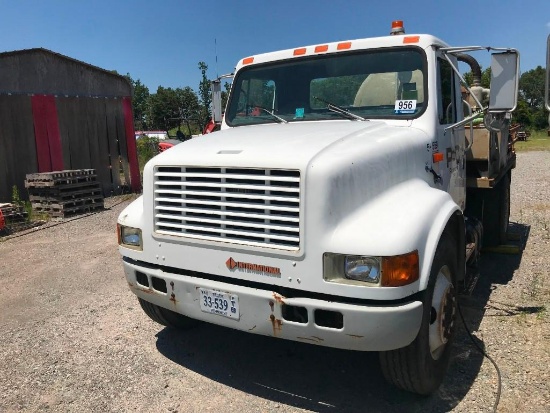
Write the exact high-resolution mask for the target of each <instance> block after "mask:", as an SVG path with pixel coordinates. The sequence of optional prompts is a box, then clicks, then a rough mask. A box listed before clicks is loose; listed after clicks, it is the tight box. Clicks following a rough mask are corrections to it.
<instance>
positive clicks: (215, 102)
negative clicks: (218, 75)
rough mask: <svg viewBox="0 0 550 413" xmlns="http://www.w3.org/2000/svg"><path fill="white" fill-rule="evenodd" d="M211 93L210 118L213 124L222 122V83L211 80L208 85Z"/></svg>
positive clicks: (217, 80)
mask: <svg viewBox="0 0 550 413" xmlns="http://www.w3.org/2000/svg"><path fill="white" fill-rule="evenodd" d="M210 91H211V92H212V118H213V119H214V122H215V123H220V122H221V121H222V82H221V80H219V79H216V80H213V81H212V83H211V84H210Z"/></svg>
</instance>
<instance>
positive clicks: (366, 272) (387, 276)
mask: <svg viewBox="0 0 550 413" xmlns="http://www.w3.org/2000/svg"><path fill="white" fill-rule="evenodd" d="M419 276H420V270H419V259H418V251H416V250H415V251H412V252H409V253H407V254H403V255H394V256H389V257H375V256H368V255H345V254H333V253H329V252H327V253H325V254H323V278H324V279H325V281H329V282H334V283H339V284H350V285H362V286H365V287H367V286H372V287H401V286H404V285H407V284H411V283H413V282H415V281H416V280H418V278H419Z"/></svg>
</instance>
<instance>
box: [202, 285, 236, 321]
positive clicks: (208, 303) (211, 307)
mask: <svg viewBox="0 0 550 413" xmlns="http://www.w3.org/2000/svg"><path fill="white" fill-rule="evenodd" d="M199 291H200V306H201V310H202V311H204V312H205V313H210V314H217V315H221V316H224V317H228V318H234V319H236V320H238V319H239V297H238V296H237V295H235V294H226V293H222V292H220V291H215V290H207V289H206V288H199Z"/></svg>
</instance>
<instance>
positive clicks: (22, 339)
mask: <svg viewBox="0 0 550 413" xmlns="http://www.w3.org/2000/svg"><path fill="white" fill-rule="evenodd" d="M128 202H129V201H127V200H125V199H124V198H120V197H119V198H111V199H108V200H107V202H106V206H107V207H109V205H112V208H110V209H107V210H105V211H103V212H101V213H98V214H93V215H90V216H85V217H82V218H80V219H76V220H71V221H70V222H63V223H62V224H61V225H56V224H53V226H52V224H50V226H48V227H43V229H41V230H39V231H35V232H32V233H31V234H28V235H24V236H19V237H15V238H11V239H7V240H6V239H4V240H3V241H0V282H1V283H2V288H1V289H0V321H1V323H0V360H1V364H0V388H1V389H2V391H1V392H0V411H1V412H12V411H27V412H43V411H47V410H49V411H56V412H57V411H59V412H83V411H94V412H95V411H146V412H163V411H164V412H176V411H178V412H207V411H216V412H220V411H222V412H239V413H242V412H306V411H312V412H364V411H369V412H377V411H383V412H385V413H392V412H404V411H407V412H444V411H454V412H476V411H479V412H486V411H490V409H491V407H492V405H493V403H494V401H495V397H496V392H497V374H496V370H495V368H494V367H493V366H492V365H491V363H490V362H489V361H488V360H487V359H484V358H483V357H482V356H481V355H480V354H479V352H478V351H477V350H476V349H475V347H474V346H473V344H472V342H471V341H470V338H469V337H468V335H467V334H466V332H465V330H464V328H463V326H462V325H461V326H460V328H459V332H458V337H457V343H456V346H455V351H454V356H453V359H452V362H451V366H450V370H449V374H448V375H447V378H446V380H445V382H444V383H443V385H442V387H441V388H440V390H439V391H438V392H437V393H436V394H434V395H432V396H430V397H427V398H424V397H418V396H415V395H411V394H408V393H405V392H402V391H399V390H396V389H394V388H392V387H391V386H389V385H387V384H386V383H385V382H384V381H383V379H382V376H381V372H380V369H379V367H378V362H377V361H378V359H377V356H376V354H371V353H357V352H346V351H340V350H334V349H328V348H322V347H315V346H311V345H306V344H301V343H293V342H286V341H283V340H275V339H271V338H268V337H261V336H255V335H250V334H244V333H240V332H236V331H232V330H226V329H224V328H221V327H217V326H213V325H206V324H205V325H202V326H200V327H199V328H197V329H195V330H192V331H188V332H177V331H172V330H170V329H165V328H163V327H162V326H159V325H157V324H155V323H154V322H152V321H150V320H149V319H148V318H147V317H146V316H145V315H144V314H143V313H142V311H141V309H140V307H139V305H138V303H137V300H136V299H135V297H134V296H133V295H132V293H131V292H130V291H129V289H128V287H127V285H126V282H125V280H124V277H123V272H122V265H121V263H120V257H119V255H118V250H117V246H116V237H115V233H114V225H115V221H116V217H117V216H118V214H119V212H120V211H121V210H122V208H123V207H124V206H125V205H126V204H127V203H128ZM511 221H512V224H511V228H510V231H511V232H513V233H515V234H519V236H520V238H521V239H520V240H519V241H517V242H519V243H520V244H521V245H524V246H525V249H524V250H523V252H522V254H520V255H503V254H495V253H492V254H489V253H487V254H484V255H483V257H482V261H481V264H480V273H481V277H480V281H479V282H478V285H477V287H476V289H475V290H474V292H473V293H472V295H470V296H467V297H462V299H461V307H462V312H463V313H464V316H465V320H466V324H467V326H468V328H469V329H470V330H471V331H472V332H473V335H474V340H475V341H476V342H477V343H478V345H480V346H482V347H484V348H485V350H486V351H487V353H488V354H489V355H490V356H492V357H493V358H494V359H495V361H496V362H497V364H498V367H499V369H500V372H501V373H502V396H501V400H500V405H499V409H498V410H499V411H500V412H548V411H550V385H549V384H548V383H550V374H549V370H548V365H549V362H550V354H549V352H550V345H549V342H550V340H549V339H550V329H549V328H548V327H549V320H550V316H549V315H548V311H547V308H546V306H547V305H548V304H547V303H548V301H549V298H550V282H549V279H548V276H549V273H550V257H549V253H550V248H549V245H550V152H530V153H520V154H519V155H518V167H517V169H516V170H515V172H514V174H513V178H512V211H511Z"/></svg>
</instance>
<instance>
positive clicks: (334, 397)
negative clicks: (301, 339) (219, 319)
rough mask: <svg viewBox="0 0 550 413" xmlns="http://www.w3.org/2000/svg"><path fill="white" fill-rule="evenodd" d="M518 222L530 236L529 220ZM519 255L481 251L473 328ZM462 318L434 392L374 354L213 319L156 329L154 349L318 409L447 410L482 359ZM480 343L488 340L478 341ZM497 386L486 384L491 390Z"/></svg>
mask: <svg viewBox="0 0 550 413" xmlns="http://www.w3.org/2000/svg"><path fill="white" fill-rule="evenodd" d="M516 229H518V230H521V231H523V233H524V234H525V235H526V236H528V233H529V228H528V227H525V226H521V225H520V226H518V228H516ZM524 241H526V239H524ZM520 261H521V254H520V255H500V254H484V255H483V257H482V259H481V262H480V275H481V276H480V279H479V282H478V285H477V288H476V289H475V290H474V292H473V294H472V295H471V296H468V297H462V298H461V307H462V312H463V314H464V317H465V320H466V323H467V325H468V328H469V329H470V331H476V330H477V328H478V327H479V324H480V322H481V319H482V318H483V315H484V312H485V308H486V306H487V303H488V300H489V296H490V293H491V291H492V290H493V288H494V287H493V286H494V285H498V284H506V283H507V282H508V281H510V280H511V279H512V276H513V274H514V270H515V269H516V268H517V267H518V266H519V263H520ZM458 323H459V326H458V330H457V340H456V346H455V351H454V357H453V358H452V361H451V364H450V367H449V372H448V374H447V376H446V379H445V381H444V383H443V385H442V386H441V388H440V389H439V391H438V392H437V393H435V394H434V395H432V396H430V397H421V396H416V395H413V394H410V393H407V392H404V391H400V390H398V389H395V388H394V387H392V386H391V385H389V384H387V383H386V382H385V381H384V378H383V377H382V373H381V371H380V367H379V365H378V355H377V354H376V353H362V352H353V351H344V350H337V349H331V348H326V347H319V346H314V345H308V344H303V343H297V342H290V341H285V340H277V339H273V338H270V337H263V336H257V335H252V334H247V333H243V332H239V331H235V330H230V329H226V328H223V327H218V326H215V325H211V324H202V325H201V326H200V327H199V328H197V329H194V330H190V331H184V332H182V331H176V330H172V329H168V328H165V329H163V330H161V331H160V332H159V333H158V334H157V349H158V351H159V352H160V353H161V354H163V355H164V356H165V357H166V358H168V359H170V360H171V361H173V362H174V363H176V364H178V365H180V366H183V367H185V368H187V369H189V370H192V371H194V372H196V373H198V374H200V375H202V376H205V377H208V378H209V379H211V380H214V381H217V382H219V383H222V384H224V385H226V386H230V387H232V388H235V389H237V390H239V391H242V392H245V393H248V394H252V395H255V396H257V397H261V398H263V399H266V400H271V401H273V402H276V403H281V404H284V405H288V406H292V407H295V408H302V409H307V410H311V411H314V412H364V411H367V410H368V411H369V412H384V413H392V412H405V411H406V412H446V411H450V410H452V409H453V408H454V407H455V406H456V405H457V404H458V403H459V402H460V401H461V400H462V399H463V398H464V397H465V396H466V394H467V393H468V391H469V389H470V388H471V386H472V384H473V383H474V381H475V379H476V377H477V375H478V373H479V369H480V366H481V364H482V361H483V356H482V355H481V354H480V353H479V352H478V351H477V350H476V349H475V347H474V346H473V344H472V343H471V341H470V338H469V337H468V335H467V333H466V331H465V330H464V326H463V325H462V322H461V321H460V319H458ZM476 340H477V339H476ZM478 345H480V346H481V347H483V343H481V342H480V341H478ZM494 391H496V389H487V392H488V393H491V394H492V393H493V392H494ZM489 399H490V398H489ZM480 407H481V408H482V409H483V408H485V407H486V408H487V410H489V409H490V408H491V406H490V405H488V406H480Z"/></svg>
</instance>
